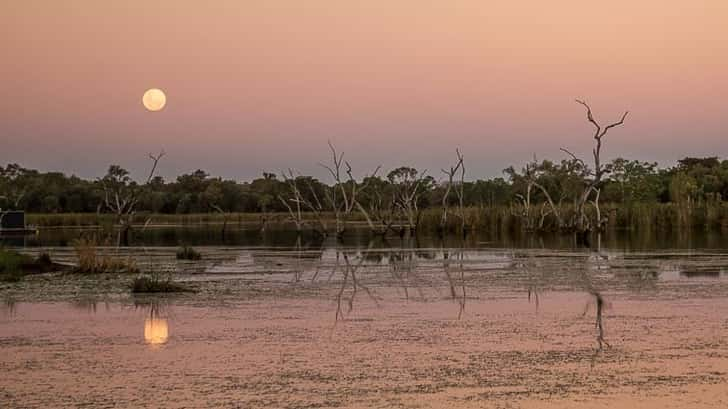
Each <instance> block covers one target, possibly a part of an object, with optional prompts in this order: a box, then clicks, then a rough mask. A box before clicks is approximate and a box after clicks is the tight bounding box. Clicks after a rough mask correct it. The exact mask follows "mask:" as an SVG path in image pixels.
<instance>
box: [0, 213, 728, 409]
mask: <svg viewBox="0 0 728 409" xmlns="http://www.w3.org/2000/svg"><path fill="white" fill-rule="evenodd" d="M88 234H92V233H91V232H89V231H80V230H63V229H60V230H48V231H43V232H41V234H39V235H38V236H33V237H26V238H22V239H18V238H16V239H10V240H6V242H5V244H6V245H8V246H15V247H17V248H19V249H21V250H22V251H24V252H27V253H30V254H38V253H40V252H41V251H45V252H49V253H50V254H51V256H52V258H53V259H54V260H57V261H61V262H74V261H75V253H74V251H73V248H72V247H70V244H72V242H73V239H74V238H77V237H79V236H80V235H88ZM181 244H187V245H192V246H194V247H195V248H196V249H197V250H199V251H200V252H201V253H202V256H203V258H202V260H200V261H180V260H177V259H176V258H175V252H176V250H177V247H178V246H179V245H181ZM726 244H728V238H727V237H726V236H725V235H721V234H719V233H710V234H708V233H706V232H691V233H689V234H636V233H630V234H628V233H620V234H616V233H612V234H606V235H605V236H604V237H601V238H596V237H595V238H592V240H591V243H590V247H583V246H577V245H576V243H575V241H574V239H573V238H572V237H570V236H533V235H526V234H523V235H520V236H519V237H469V238H467V239H465V240H463V239H461V238H457V237H450V238H447V239H444V240H443V239H439V238H435V237H421V238H419V239H416V240H415V239H409V240H402V239H400V238H390V239H388V240H381V239H376V240H371V238H370V237H367V235H366V234H364V233H362V232H354V234H351V235H350V236H349V237H347V238H346V240H344V241H343V242H338V241H337V240H335V239H332V238H329V239H326V240H323V239H321V238H319V237H315V236H312V235H305V236H304V237H297V235H296V234H295V233H293V232H282V231H269V232H267V233H265V234H264V235H261V234H260V233H258V232H255V231H246V230H232V231H229V232H227V234H226V235H225V237H222V235H221V234H220V232H219V231H218V230H217V229H210V228H171V227H168V228H159V229H150V230H147V231H144V232H141V231H138V232H137V233H136V237H135V240H134V246H133V247H129V248H115V247H113V246H108V247H104V248H102V249H100V250H99V251H101V252H107V253H111V254H114V255H115V256H116V257H122V258H132V259H133V260H135V263H136V264H137V266H139V267H140V268H142V269H146V270H153V271H162V272H165V273H169V274H171V275H172V276H173V277H174V279H175V280H176V281H179V282H181V283H183V284H185V285H187V286H189V287H191V288H193V289H195V290H196V292H195V293H190V294H179V295H160V296H138V295H137V296H135V295H132V294H131V293H130V292H129V290H128V282H129V281H130V280H131V278H132V277H130V276H127V275H116V274H115V275H100V276H78V275H71V274H49V275H39V276H32V277H28V278H26V280H24V281H23V282H20V283H17V284H15V283H14V284H8V283H2V284H0V296H1V297H2V301H3V302H2V304H1V305H0V345H2V351H3V353H2V355H1V356H0V369H2V372H3V377H2V379H1V380H0V402H2V403H3V404H2V405H0V406H2V407H23V408H45V407H63V406H69V407H81V406H86V407H129V408H138V407H180V408H181V407H210V408H219V407H246V408H247V407H269V408H339V407H341V408H392V407H394V408H440V407H450V408H483V407H485V408H570V407H573V408H607V407H614V408H621V407H636V406H640V407H645V408H685V407H696V408H709V407H711V408H712V407H724V406H726V404H728V388H726V386H727V385H726V382H727V380H728V337H727V335H728V320H726V317H725V311H728V297H727V296H728V251H726V250H725V249H726V248H727V247H726Z"/></svg>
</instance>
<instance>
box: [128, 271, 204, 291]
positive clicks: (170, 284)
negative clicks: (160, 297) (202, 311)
mask: <svg viewBox="0 0 728 409" xmlns="http://www.w3.org/2000/svg"><path fill="white" fill-rule="evenodd" d="M130 288H131V292H132V293H135V294H142V293H180V292H191V291H192V290H191V289H189V288H187V287H185V286H183V285H181V284H178V283H175V282H174V281H172V277H171V276H167V277H164V278H163V277H162V275H161V274H159V273H153V274H149V275H141V276H138V277H136V278H134V280H132V282H131V285H130Z"/></svg>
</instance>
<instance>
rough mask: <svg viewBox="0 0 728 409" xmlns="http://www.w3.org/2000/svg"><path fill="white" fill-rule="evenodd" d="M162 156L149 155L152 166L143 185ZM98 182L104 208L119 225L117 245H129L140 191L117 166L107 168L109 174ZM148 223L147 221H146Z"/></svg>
mask: <svg viewBox="0 0 728 409" xmlns="http://www.w3.org/2000/svg"><path fill="white" fill-rule="evenodd" d="M164 155H165V152H164V151H161V152H159V153H158V154H157V155H153V154H151V153H150V154H149V159H150V160H151V161H152V166H151V170H150V171H149V176H148V177H147V180H146V182H145V183H144V185H149V183H150V182H151V181H152V179H153V178H154V174H155V172H156V170H157V166H158V164H159V161H160V160H161V159H162V157H163V156H164ZM100 182H101V185H102V186H103V190H104V199H103V203H104V206H105V207H106V209H107V210H108V211H110V212H112V213H113V214H114V215H115V216H116V219H117V223H118V224H119V238H118V244H119V245H122V246H127V245H128V244H129V232H130V231H131V229H132V226H133V222H134V215H135V214H136V205H137V203H138V201H139V197H140V195H141V191H142V189H141V187H140V186H139V185H138V184H136V183H135V182H134V181H132V180H131V177H130V176H129V172H127V171H126V170H125V169H123V168H121V167H119V166H117V165H112V166H111V167H109V172H108V173H107V175H106V176H104V177H103V178H102V179H101V180H100ZM148 223H149V220H147V224H148Z"/></svg>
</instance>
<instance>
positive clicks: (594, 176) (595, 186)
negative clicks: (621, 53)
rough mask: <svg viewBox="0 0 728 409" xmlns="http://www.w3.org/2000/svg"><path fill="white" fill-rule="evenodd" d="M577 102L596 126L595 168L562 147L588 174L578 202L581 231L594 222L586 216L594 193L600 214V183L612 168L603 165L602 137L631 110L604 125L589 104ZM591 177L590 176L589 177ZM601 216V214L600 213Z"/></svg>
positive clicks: (594, 201)
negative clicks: (595, 116)
mask: <svg viewBox="0 0 728 409" xmlns="http://www.w3.org/2000/svg"><path fill="white" fill-rule="evenodd" d="M576 102H577V103H579V104H581V105H583V106H584V107H585V108H586V118H587V120H588V121H589V122H590V123H591V124H592V125H593V126H594V136H593V138H594V141H595V146H594V148H593V149H592V155H593V156H594V169H592V170H590V169H589V168H588V167H587V166H586V164H585V163H584V161H583V160H582V159H579V158H577V157H576V155H574V154H573V153H572V152H571V151H569V150H567V149H565V148H561V150H562V151H564V152H565V153H566V154H568V155H569V156H571V157H572V158H573V159H574V160H575V161H577V162H579V163H580V164H582V166H583V167H584V171H585V172H586V174H587V180H586V185H585V187H584V191H583V193H582V194H581V195H580V197H579V200H578V201H577V203H576V214H575V217H576V223H575V226H576V229H577V231H578V232H580V233H584V232H587V231H589V230H591V228H592V224H591V223H590V221H589V218H588V217H587V216H586V209H585V207H586V204H587V203H588V202H589V198H590V197H591V195H592V193H596V198H595V199H594V200H593V204H594V207H595V209H596V211H597V214H599V213H600V212H599V185H600V183H601V181H602V177H603V176H604V175H605V174H607V173H609V172H610V169H609V167H608V166H603V165H602V162H601V151H602V138H603V137H604V135H606V134H607V132H609V130H610V129H612V128H614V127H617V126H620V125H622V124H624V120H625V119H626V118H627V115H628V114H629V111H625V112H624V114H622V118H621V119H620V120H619V121H617V122H614V123H612V124H609V125H607V126H605V127H602V126H601V125H600V124H599V123H598V122H597V121H596V120H595V119H594V116H593V115H592V111H591V107H589V105H588V104H587V103H586V102H584V101H581V100H578V99H577V100H576ZM589 177H590V178H589ZM600 216H601V215H600ZM601 224H602V221H601V220H597V228H599V227H601Z"/></svg>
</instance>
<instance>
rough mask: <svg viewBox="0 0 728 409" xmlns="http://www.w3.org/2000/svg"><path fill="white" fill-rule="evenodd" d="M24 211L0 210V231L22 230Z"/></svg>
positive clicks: (23, 229) (25, 228)
mask: <svg viewBox="0 0 728 409" xmlns="http://www.w3.org/2000/svg"><path fill="white" fill-rule="evenodd" d="M27 230H28V228H27V227H26V226H25V212H24V211H22V210H7V211H0V231H2V232H24V231H27Z"/></svg>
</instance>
